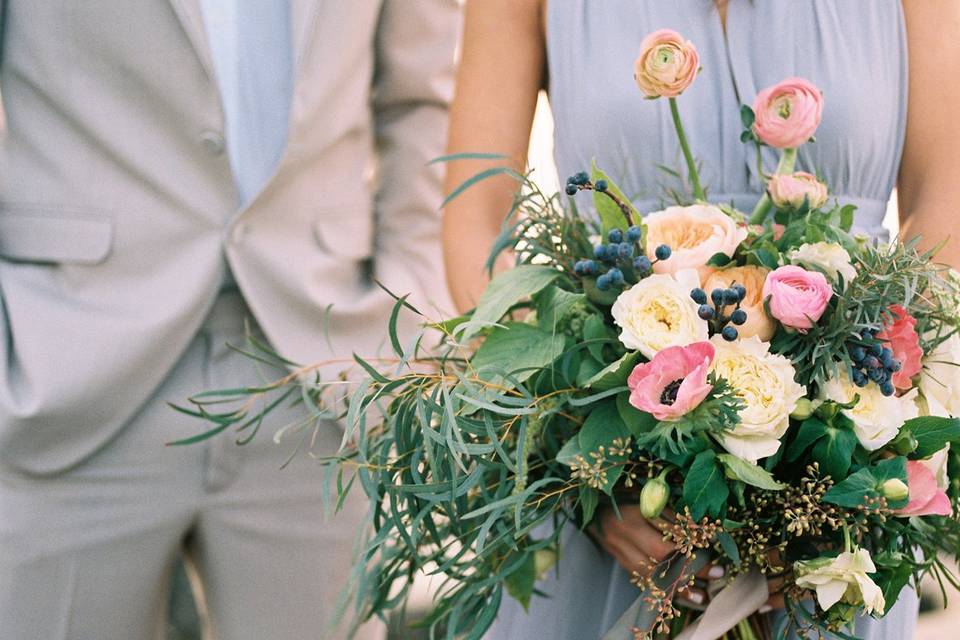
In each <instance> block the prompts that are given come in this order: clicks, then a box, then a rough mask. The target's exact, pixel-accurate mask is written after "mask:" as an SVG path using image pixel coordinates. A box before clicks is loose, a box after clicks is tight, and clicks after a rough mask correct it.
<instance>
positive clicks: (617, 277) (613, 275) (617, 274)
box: [607, 267, 623, 285]
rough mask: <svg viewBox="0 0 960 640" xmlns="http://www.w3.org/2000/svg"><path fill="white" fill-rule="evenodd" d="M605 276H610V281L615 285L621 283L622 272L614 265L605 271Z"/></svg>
mask: <svg viewBox="0 0 960 640" xmlns="http://www.w3.org/2000/svg"><path fill="white" fill-rule="evenodd" d="M607 277H608V278H610V283H611V284H615V285H620V284H623V272H622V271H620V269H617V268H616V267H614V268H613V269H610V271H607Z"/></svg>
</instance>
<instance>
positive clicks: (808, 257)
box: [787, 242, 857, 283]
mask: <svg viewBox="0 0 960 640" xmlns="http://www.w3.org/2000/svg"><path fill="white" fill-rule="evenodd" d="M787 258H788V259H789V260H790V262H791V263H792V264H798V265H803V266H807V267H813V268H814V269H819V270H820V271H823V272H824V273H825V274H827V275H828V276H829V277H830V278H831V279H832V280H833V281H834V282H839V278H838V277H837V274H839V275H841V276H843V281H844V282H845V283H847V282H850V281H851V280H853V279H854V278H855V277H856V276H857V270H856V269H855V268H854V267H853V265H852V264H851V263H850V254H849V253H847V250H846V249H844V248H843V247H841V246H840V245H839V244H836V243H833V242H814V243H812V244H804V245H800V248H799V249H793V250H792V251H790V252H789V253H787Z"/></svg>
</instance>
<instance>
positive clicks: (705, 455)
mask: <svg viewBox="0 0 960 640" xmlns="http://www.w3.org/2000/svg"><path fill="white" fill-rule="evenodd" d="M728 495H730V488H729V487H728V486H727V482H726V480H725V479H724V477H723V470H722V469H721V468H720V465H719V464H717V455H716V454H715V453H714V452H713V451H712V450H711V449H707V450H706V451H701V452H700V453H699V454H697V457H696V458H694V460H693V464H692V465H691V466H690V471H689V472H688V473H687V478H686V480H684V482H683V500H684V502H686V503H687V506H689V507H690V514H691V516H692V517H693V519H694V520H700V519H701V518H703V517H704V516H705V515H709V516H711V517H717V516H719V515H720V510H721V509H722V508H723V506H724V505H725V504H726V502H727V496H728Z"/></svg>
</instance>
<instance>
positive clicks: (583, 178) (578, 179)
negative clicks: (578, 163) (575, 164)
mask: <svg viewBox="0 0 960 640" xmlns="http://www.w3.org/2000/svg"><path fill="white" fill-rule="evenodd" d="M573 181H574V184H579V185H584V184H587V183H588V182H590V175H589V174H588V173H587V172H586V171H581V172H579V173H577V174H576V175H574V176H573Z"/></svg>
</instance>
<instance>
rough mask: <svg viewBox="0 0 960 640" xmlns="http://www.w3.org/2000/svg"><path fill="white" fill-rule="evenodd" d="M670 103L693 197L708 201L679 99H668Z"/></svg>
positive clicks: (671, 114)
mask: <svg viewBox="0 0 960 640" xmlns="http://www.w3.org/2000/svg"><path fill="white" fill-rule="evenodd" d="M668 100H669V102H670V116H671V117H672V118H673V127H674V128H675V129H676V130H677V138H678V139H679V140H680V150H681V151H683V158H684V159H685V160H686V161H687V173H688V174H689V178H690V184H691V186H693V197H694V198H696V199H697V200H706V197H707V196H706V194H704V193H703V187H701V186H700V174H698V173H697V165H696V163H695V162H694V161H693V154H692V153H690V145H689V144H688V143H687V134H686V133H684V131H683V123H682V122H680V111H679V110H678V109H677V99H676V98H668Z"/></svg>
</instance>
